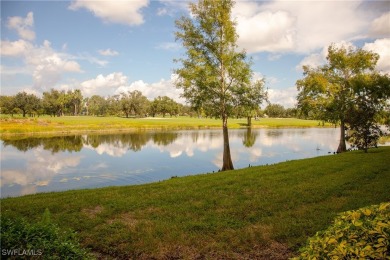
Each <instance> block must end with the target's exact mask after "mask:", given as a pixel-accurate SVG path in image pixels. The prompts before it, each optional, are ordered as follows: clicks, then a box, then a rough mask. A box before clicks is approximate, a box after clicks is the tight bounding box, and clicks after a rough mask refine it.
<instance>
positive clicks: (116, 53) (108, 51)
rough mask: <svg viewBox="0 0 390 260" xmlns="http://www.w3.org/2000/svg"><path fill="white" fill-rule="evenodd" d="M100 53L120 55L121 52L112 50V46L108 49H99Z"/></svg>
mask: <svg viewBox="0 0 390 260" xmlns="http://www.w3.org/2000/svg"><path fill="white" fill-rule="evenodd" d="M99 53H100V55H103V56H117V55H119V52H117V51H114V50H111V49H110V48H108V49H107V50H99Z"/></svg>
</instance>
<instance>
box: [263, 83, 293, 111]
mask: <svg viewBox="0 0 390 260" xmlns="http://www.w3.org/2000/svg"><path fill="white" fill-rule="evenodd" d="M297 95H298V91H297V89H296V88H295V87H289V88H286V89H269V90H268V99H269V101H270V102H271V104H279V105H282V106H284V107H285V108H288V107H295V105H296V103H297V99H296V97H297Z"/></svg>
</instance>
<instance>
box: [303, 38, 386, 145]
mask: <svg viewBox="0 0 390 260" xmlns="http://www.w3.org/2000/svg"><path fill="white" fill-rule="evenodd" d="M378 59H379V55H378V54H376V53H373V52H370V51H365V50H363V49H359V48H352V47H351V48H346V47H340V48H337V47H336V46H334V45H331V46H330V47H329V48H328V56H327V64H325V65H323V66H319V67H317V68H311V67H307V66H304V67H303V71H304V78H303V79H300V80H298V81H297V83H296V85H297V88H298V91H299V94H298V108H299V109H300V110H301V111H302V112H304V113H305V114H306V115H308V114H309V113H310V112H311V113H312V115H315V116H316V117H317V118H319V119H322V120H324V121H329V122H332V123H334V124H340V142H339V146H338V148H337V152H339V153H340V152H344V151H346V142H345V141H346V139H345V138H346V134H345V130H346V123H347V122H346V120H347V118H348V113H349V111H350V110H351V106H352V105H353V104H355V102H356V90H355V89H354V84H353V81H354V80H356V78H359V77H362V76H363V75H373V74H377V73H376V72H375V66H376V63H377V61H378ZM375 88H378V90H376V91H375V92H373V93H378V92H381V91H382V92H386V88H389V86H386V85H383V84H379V85H375ZM387 92H388V90H387ZM370 93H371V92H367V94H368V95H370ZM373 98H375V97H373ZM313 111H314V112H313Z"/></svg>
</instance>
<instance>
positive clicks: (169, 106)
mask: <svg viewBox="0 0 390 260" xmlns="http://www.w3.org/2000/svg"><path fill="white" fill-rule="evenodd" d="M149 112H150V114H151V115H152V116H153V117H155V116H156V114H161V115H162V116H163V117H165V115H166V114H169V115H170V116H171V117H172V116H174V115H177V114H178V113H179V104H178V103H177V102H176V101H174V100H173V99H172V98H170V97H167V96H163V97H161V96H158V97H156V98H155V99H154V100H153V101H152V102H151V103H150V107H149Z"/></svg>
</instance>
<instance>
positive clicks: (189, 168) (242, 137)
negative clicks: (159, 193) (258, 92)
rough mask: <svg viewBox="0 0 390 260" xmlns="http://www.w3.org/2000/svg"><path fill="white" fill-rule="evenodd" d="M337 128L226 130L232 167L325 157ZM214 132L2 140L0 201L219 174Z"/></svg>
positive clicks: (219, 145)
mask: <svg viewBox="0 0 390 260" xmlns="http://www.w3.org/2000/svg"><path fill="white" fill-rule="evenodd" d="M337 137H338V129H311V128H310V129H245V130H231V131H230V145H231V153H232V160H233V163H234V166H235V168H236V169H237V168H243V167H247V166H248V165H249V164H250V165H261V164H269V163H276V162H280V161H286V160H292V159H300V158H307V157H313V156H318V155H325V154H328V152H333V151H334V150H335V149H336V148H337V144H338V140H337ZM222 147H223V138H222V131H220V130H199V131H198V130H189V131H170V132H161V131H160V132H151V131H140V132H133V133H121V134H105V135H97V134H91V135H72V136H57V137H45V138H37V137H34V138H26V139H17V140H10V139H3V140H2V153H1V166H2V169H1V196H2V197H6V196H19V195H24V194H31V193H36V192H45V191H59V190H68V189H80V188H93V187H102V186H110V185H128V184H138V183H146V182H152V181H158V180H163V179H167V178H170V177H171V176H183V175H188V174H197V173H205V172H213V171H217V170H218V169H219V168H220V167H221V165H222Z"/></svg>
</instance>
